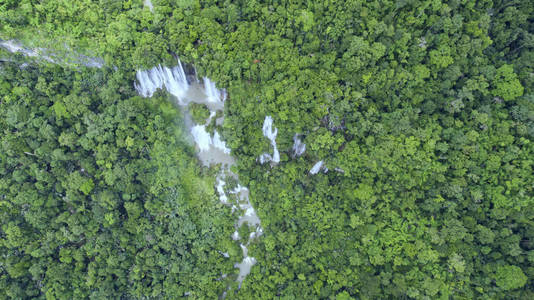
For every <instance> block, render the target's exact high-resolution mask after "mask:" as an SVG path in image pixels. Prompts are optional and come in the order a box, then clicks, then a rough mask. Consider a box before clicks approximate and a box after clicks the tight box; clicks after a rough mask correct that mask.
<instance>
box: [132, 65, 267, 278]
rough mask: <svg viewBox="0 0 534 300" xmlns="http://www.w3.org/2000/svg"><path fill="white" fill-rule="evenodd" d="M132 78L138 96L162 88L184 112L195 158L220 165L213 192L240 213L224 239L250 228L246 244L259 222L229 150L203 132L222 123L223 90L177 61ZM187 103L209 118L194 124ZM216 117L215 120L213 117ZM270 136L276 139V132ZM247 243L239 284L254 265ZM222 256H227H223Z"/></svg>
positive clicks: (258, 231)
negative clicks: (230, 185)
mask: <svg viewBox="0 0 534 300" xmlns="http://www.w3.org/2000/svg"><path fill="white" fill-rule="evenodd" d="M136 76H137V82H136V83H135V88H136V90H137V91H138V93H139V94H140V95H141V96H143V97H151V96H152V95H153V94H154V92H155V91H156V90H158V89H165V90H167V91H168V92H169V93H170V94H171V95H172V96H173V98H174V99H175V101H176V103H177V104H178V105H179V106H180V107H181V108H182V110H183V111H184V120H185V122H184V123H185V126H186V129H187V131H188V132H189V133H190V136H191V138H192V140H193V142H194V144H195V147H196V148H197V154H198V158H199V160H200V161H201V162H202V164H203V165H204V166H207V167H211V166H215V165H221V171H220V173H219V174H218V175H217V179H216V185H215V186H214V189H215V190H216V192H217V194H218V195H219V200H220V201H221V202H222V203H224V204H225V205H229V206H231V207H232V210H233V211H235V210H240V211H241V212H242V214H241V216H240V217H239V219H238V220H236V224H235V228H236V231H235V232H234V234H233V235H232V236H231V237H228V238H232V239H234V240H241V239H242V237H240V236H239V233H238V231H237V230H238V229H239V227H241V226H251V229H252V232H251V234H250V236H249V237H248V239H247V238H245V239H243V240H248V241H249V242H250V241H251V240H252V239H254V238H256V237H258V236H260V235H261V234H262V228H261V225H260V219H259V218H258V215H257V214H256V211H255V210H254V207H252V205H251V203H250V201H249V191H248V188H246V187H244V186H242V185H241V184H240V183H239V178H238V176H237V174H235V173H233V172H232V171H231V167H232V166H233V165H234V164H235V159H234V158H233V156H232V155H231V150H230V149H229V148H228V147H227V146H226V144H225V142H224V140H223V139H222V138H221V136H220V134H219V133H218V132H217V131H216V130H214V131H213V132H209V131H208V129H207V127H208V125H209V124H210V123H212V120H213V118H217V119H216V124H218V125H220V124H222V121H223V119H224V115H223V113H224V103H225V101H226V91H225V90H221V89H217V87H216V85H215V83H214V82H213V81H211V80H210V79H209V78H202V80H199V79H198V78H197V77H196V74H193V75H191V74H188V75H186V73H185V71H184V68H183V66H182V64H181V62H180V61H179V60H178V64H177V66H175V67H172V68H168V67H162V66H157V67H154V68H152V69H150V70H139V71H138V72H137V74H136ZM191 78H193V79H191ZM188 79H189V80H188ZM190 103H197V104H203V105H205V106H206V107H207V108H208V109H209V112H210V115H209V117H208V118H207V119H206V120H205V122H202V123H201V124H196V123H195V122H194V121H193V118H192V116H191V114H190V112H189V110H188V105H189V104H190ZM217 115H218V116H219V117H216V116H217ZM274 136H276V132H275V133H274ZM275 151H276V148H275ZM276 152H277V151H276ZM229 182H232V183H234V184H233V185H235V187H234V188H231V189H228V188H227V186H228V183H229ZM236 182H237V184H236ZM245 224H246V225H245ZM249 242H247V243H245V244H243V243H241V244H240V245H241V249H242V251H243V260H242V261H241V262H240V263H237V264H236V265H235V267H236V268H238V269H239V275H238V277H237V281H238V282H239V285H241V283H242V282H243V280H244V279H245V277H246V276H247V275H248V274H249V273H250V269H251V267H252V266H253V265H254V264H255V263H256V260H255V259H254V257H251V256H249V255H248V248H247V246H248V243H249ZM223 255H225V256H227V254H226V253H224V254H223Z"/></svg>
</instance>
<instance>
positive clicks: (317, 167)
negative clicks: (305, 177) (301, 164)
mask: <svg viewBox="0 0 534 300" xmlns="http://www.w3.org/2000/svg"><path fill="white" fill-rule="evenodd" d="M323 164H324V162H323V161H322V160H320V161H318V162H316V163H315V165H313V167H312V168H311V170H310V174H312V175H315V174H317V173H319V171H320V170H321V168H322V167H323Z"/></svg>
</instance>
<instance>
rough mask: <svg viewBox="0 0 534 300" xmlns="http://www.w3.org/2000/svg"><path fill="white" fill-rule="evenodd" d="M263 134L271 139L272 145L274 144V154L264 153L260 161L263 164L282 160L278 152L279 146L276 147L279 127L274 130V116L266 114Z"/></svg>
mask: <svg viewBox="0 0 534 300" xmlns="http://www.w3.org/2000/svg"><path fill="white" fill-rule="evenodd" d="M262 130H263V136H265V137H266V138H268V139H269V140H270V141H271V146H273V155H272V156H271V155H270V154H268V153H264V154H262V155H261V156H260V163H261V164H263V163H265V162H268V161H272V162H274V163H279V162H280V153H279V152H278V148H277V147H276V135H277V134H278V128H276V127H275V128H274V130H273V118H271V116H266V117H265V121H263V128H262Z"/></svg>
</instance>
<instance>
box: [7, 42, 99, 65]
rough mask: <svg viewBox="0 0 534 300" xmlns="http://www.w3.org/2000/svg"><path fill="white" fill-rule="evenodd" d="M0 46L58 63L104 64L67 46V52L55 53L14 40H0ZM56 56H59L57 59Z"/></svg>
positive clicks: (12, 51) (13, 51)
mask: <svg viewBox="0 0 534 300" xmlns="http://www.w3.org/2000/svg"><path fill="white" fill-rule="evenodd" d="M0 47H2V48H4V49H6V50H7V51H9V52H11V53H22V54H23V55H25V56H28V57H35V58H38V59H44V60H46V61H48V62H51V63H54V64H60V63H61V62H69V63H71V64H78V65H84V66H86V67H90V68H102V66H103V65H104V60H103V59H101V58H96V57H89V56H85V55H81V54H79V53H76V52H74V51H71V50H70V49H68V48H67V49H65V50H66V53H67V54H62V55H56V54H54V53H53V52H51V51H50V50H47V49H45V48H33V49H32V48H26V47H24V46H23V45H22V44H20V43H18V42H16V41H14V40H8V41H4V40H0ZM58 57H60V59H59V60H58Z"/></svg>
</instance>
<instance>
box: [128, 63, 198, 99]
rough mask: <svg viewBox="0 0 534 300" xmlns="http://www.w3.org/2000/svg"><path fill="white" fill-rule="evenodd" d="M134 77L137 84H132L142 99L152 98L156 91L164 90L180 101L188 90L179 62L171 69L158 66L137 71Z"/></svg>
mask: <svg viewBox="0 0 534 300" xmlns="http://www.w3.org/2000/svg"><path fill="white" fill-rule="evenodd" d="M136 77H137V81H138V82H139V83H134V86H135V89H136V90H137V92H138V93H139V94H141V95H142V96H143V97H152V95H153V94H154V92H156V90H158V89H160V88H166V89H167V91H168V92H169V93H171V94H172V95H173V96H175V97H176V98H178V100H179V101H182V100H183V98H184V96H185V94H186V93H187V90H188V89H189V84H188V83H187V79H186V77H185V72H184V68H183V67H182V62H181V61H180V60H178V65H177V66H176V67H174V68H172V69H170V68H168V67H162V66H161V65H158V66H157V67H154V68H152V69H150V70H139V71H137V74H136Z"/></svg>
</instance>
